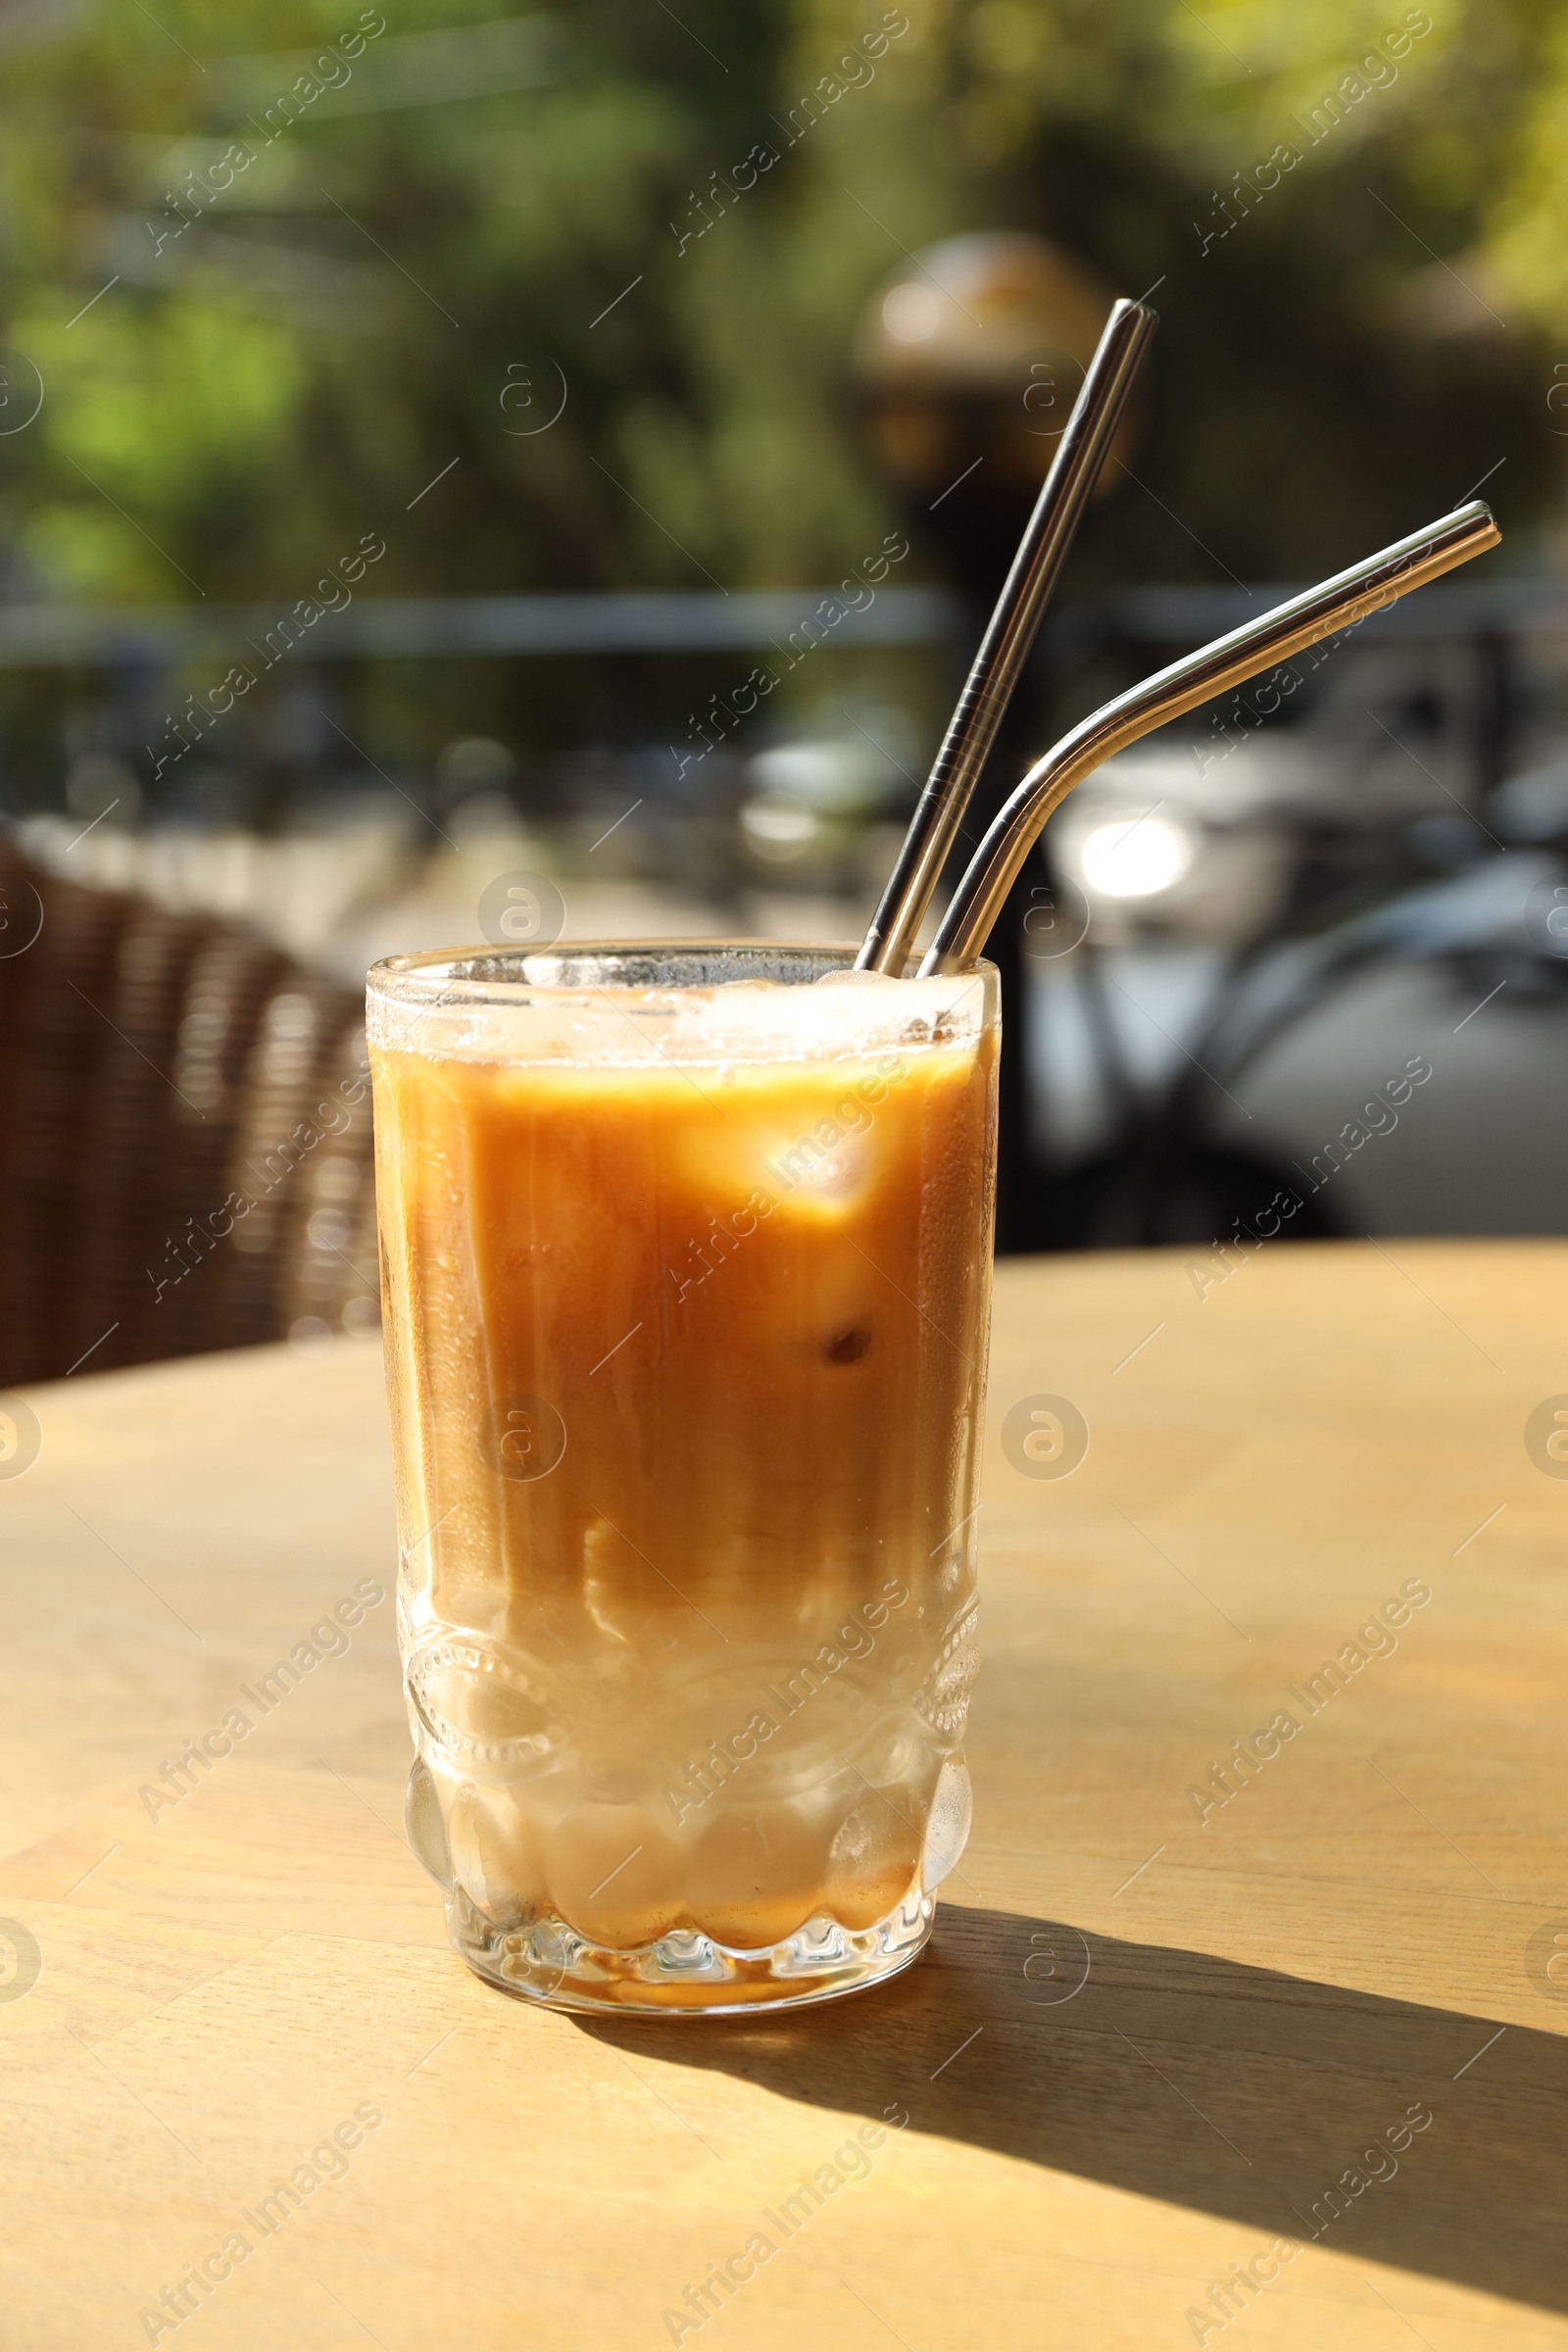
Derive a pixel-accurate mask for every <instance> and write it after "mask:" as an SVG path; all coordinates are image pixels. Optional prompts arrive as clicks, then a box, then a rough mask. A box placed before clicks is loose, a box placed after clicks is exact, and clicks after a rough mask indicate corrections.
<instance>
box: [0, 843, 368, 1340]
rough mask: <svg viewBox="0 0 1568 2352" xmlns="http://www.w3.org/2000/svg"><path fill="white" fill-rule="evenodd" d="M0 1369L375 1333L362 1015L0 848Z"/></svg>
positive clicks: (249, 956)
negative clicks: (0, 1114) (1, 1107)
mask: <svg viewBox="0 0 1568 2352" xmlns="http://www.w3.org/2000/svg"><path fill="white" fill-rule="evenodd" d="M0 1087H3V1089H4V1100H5V1104H6V1115H5V1117H4V1119H3V1121H0V1236H3V1240H0V1381H3V1382H5V1383H7V1384H9V1385H13V1386H14V1385H16V1384H18V1383H21V1382H24V1381H33V1380H48V1379H56V1378H59V1377H62V1376H64V1375H68V1374H70V1373H71V1372H73V1371H75V1370H76V1369H78V1368H79V1369H80V1370H82V1371H87V1370H92V1371H95V1372H96V1371H100V1370H106V1369H108V1368H109V1367H110V1366H111V1365H115V1364H132V1363H146V1362H149V1361H151V1360H153V1359H155V1358H158V1357H164V1356H174V1355H192V1354H200V1353H203V1352H205V1351H207V1350H209V1349H212V1348H236V1347H245V1346H248V1345H252V1344H255V1343H258V1342H262V1341H267V1340H277V1339H284V1338H288V1337H290V1336H292V1337H294V1338H296V1339H298V1340H301V1341H307V1340H310V1339H312V1338H315V1337H319V1336H324V1335H325V1334H327V1333H330V1332H332V1331H336V1330H344V1329H349V1330H355V1329H358V1330H365V1329H368V1328H371V1327H372V1326H373V1325H374V1323H375V1321H376V1317H377V1303H376V1302H377V1282H376V1252H375V1239H374V1224H373V1184H372V1178H371V1131H370V1101H369V1087H368V1070H367V1068H366V1064H365V1044H364V1012H363V1006H362V1005H361V1004H360V1003H359V1002H358V1001H357V1000H356V999H355V998H354V997H352V996H351V995H350V994H349V993H348V992H347V991H346V990H344V989H340V988H337V987H334V986H333V985H332V984H331V983H330V982H327V981H324V980H322V979H320V978H319V976H317V975H315V974H313V973H309V972H307V971H305V970H303V969H302V968H301V967H300V966H299V965H297V964H294V963H292V962H291V961H290V960H289V959H288V958H287V957H286V956H282V955H280V954H278V953H277V951H276V950H275V949H273V948H271V947H270V946H268V945H267V944H266V943H265V942H264V941H262V940H260V939H257V938H255V937H253V936H252V935H251V934H249V933H247V932H244V931H242V930H240V929H238V928H236V927H234V926H232V925H224V924H221V923H220V922H217V921H215V920H212V919H209V918H206V917H198V916H192V915H188V914H173V913H171V912H169V911H168V910H167V909H165V908H163V907H157V906H154V905H153V904H151V903H150V902H148V901H145V900H141V899H136V898H132V897H129V896H126V895H125V894H123V893H120V892H113V891H99V890H86V889H81V888H79V887H77V886H76V885H74V884H73V883H69V882H62V881H60V880H59V879H57V878H56V877H54V876H52V875H49V874H47V873H45V872H43V871H41V870H39V869H37V868H35V867H33V866H32V865H30V864H29V863H28V862H27V861H26V860H25V858H23V857H22V856H21V855H20V853H19V852H18V851H17V849H16V848H15V846H14V845H12V844H9V843H6V842H4V841H0Z"/></svg>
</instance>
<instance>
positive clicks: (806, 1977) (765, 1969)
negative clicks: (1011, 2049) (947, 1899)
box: [447, 1886, 936, 2017]
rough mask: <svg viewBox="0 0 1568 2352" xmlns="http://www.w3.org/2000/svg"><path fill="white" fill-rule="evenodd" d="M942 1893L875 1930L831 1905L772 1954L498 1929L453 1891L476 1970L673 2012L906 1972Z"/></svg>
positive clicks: (822, 1997)
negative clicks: (845, 1921) (620, 1943)
mask: <svg viewBox="0 0 1568 2352" xmlns="http://www.w3.org/2000/svg"><path fill="white" fill-rule="evenodd" d="M935 1912H936V1900H935V1897H934V1896H932V1895H929V1894H922V1893H920V1892H919V1891H918V1889H911V1891H910V1892H909V1893H908V1894H907V1896H906V1897H905V1899H904V1901H903V1902H902V1903H900V1904H899V1905H898V1906H897V1908H896V1909H894V1910H892V1911H890V1912H889V1913H888V1915H887V1917H886V1918H885V1919H879V1920H878V1921H877V1923H876V1925H875V1926H874V1927H870V1928H863V1929H850V1928H844V1927H841V1926H840V1925H839V1924H838V1922H837V1921H836V1920H833V1919H828V1918H826V1917H823V1916H821V1915H820V1914H819V1915H818V1916H817V1917H816V1918H815V1919H809V1920H808V1921H807V1923H806V1925H805V1926H804V1927H803V1928H798V1929H797V1930H796V1932H795V1934H794V1935H793V1936H786V1937H785V1939H784V1941H783V1942H782V1943H775V1944H772V1945H770V1946H769V1947H767V1948H766V1949H764V1950H761V1951H738V1950H732V1949H729V1948H727V1947H726V1946H725V1945H723V1944H720V1943H715V1942H714V1941H713V1940H712V1938H711V1936H699V1935H696V1934H692V1933H688V1932H679V1931H678V1932H675V1933H672V1934H670V1935H668V1936H661V1937H660V1938H659V1940H658V1942H657V1943H650V1944H644V1945H643V1946H642V1947H641V1948H640V1949H636V1950H632V1951H612V1950H611V1949H609V1948H608V1947H607V1946H605V1945H603V1944H596V1943H590V1942H589V1940H588V1938H587V1937H586V1936H579V1935H578V1934H577V1932H576V1930H575V1929H574V1928H569V1927H568V1926H567V1925H566V1923H565V1921H564V1920H562V1919H558V1918H555V1917H552V1916H550V1915H541V1916H540V1917H539V1918H537V1919H535V1920H534V1921H532V1922H531V1923H530V1925H529V1926H527V1927H525V1928H517V1929H513V1930H506V1929H501V1928H498V1927H496V1926H495V1925H494V1924H493V1922H491V1921H490V1920H488V1919H486V1918H485V1916H484V1914H483V1913H482V1912H481V1911H479V1910H477V1909H476V1908H475V1906H474V1905H473V1904H472V1903H471V1902H470V1901H469V1900H468V1897H467V1896H466V1894H465V1893H464V1891H463V1888H462V1887H461V1886H460V1887H457V1888H456V1890H455V1891H454V1892H453V1893H452V1894H451V1895H449V1897H448V1899H447V1927H448V1930H449V1932H450V1934H451V1936H452V1941H453V1943H454V1945H455V1946H456V1948H457V1950H458V1951H459V1952H460V1953H461V1954H462V1956H463V1958H464V1959H465V1960H466V1962H467V1964H468V1966H469V1967H470V1968H471V1969H472V1970H473V1972H474V1974H475V1976H478V1977H483V1978H484V1980H485V1982H486V1983H487V1984H490V1985H497V1986H499V1987H500V1989H501V1990H502V1991H503V1992H510V1993H515V1995H516V1996H517V1997H518V1999H520V2000H525V2001H538V2002H540V2003H542V2004H543V2005H545V2006H546V2007H549V2008H552V2009H613V2010H618V2011H620V2012H621V2013H622V2014H625V2013H627V2012H641V2013H643V2014H645V2015H656V2014H657V2015H658V2016H661V2017H668V2016H682V2017H697V2016H708V2017H722V2016H724V2015H726V2014H727V2015H731V2016H733V2015H734V2014H735V2013H736V2012H737V2011H742V2010H750V2009H800V2008H804V2007H805V2006H806V2005H807V2003H808V2002H810V2001H831V2000H836V1999H837V1998H838V1997H839V1995H840V1994H841V1993H846V1992H856V1991H858V1989H859V1988H860V1986H861V1985H877V1984H880V1983H881V1982H882V1980H883V1979H884V1978H885V1977H894V1976H897V1975H898V1973H899V1971H900V1969H903V1968H907V1967H908V1965H909V1963H910V1961H911V1960H913V1959H915V1958H917V1957H918V1955H919V1953H920V1951H921V1950H922V1948H923V1946H924V1944H925V1942H926V1939H927V1937H928V1936H930V1933H931V1922H932V1919H933V1917H934V1915H935Z"/></svg>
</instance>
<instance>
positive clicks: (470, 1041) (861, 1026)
mask: <svg viewBox="0 0 1568 2352" xmlns="http://www.w3.org/2000/svg"><path fill="white" fill-rule="evenodd" d="M847 954H848V951H830V950H828V951H824V950H806V949H802V950H783V951H780V952H779V953H778V955H777V956H774V955H772V954H769V956H768V957H767V960H768V962H769V963H770V964H772V965H773V966H774V967H775V968H780V967H782V968H783V969H784V970H785V972H786V974H787V976H786V977H784V978H782V979H780V978H773V977H767V978H761V977H758V976H756V975H755V966H756V963H757V962H758V961H759V960H760V956H758V955H757V954H756V953H755V952H753V953H752V954H750V955H748V953H747V952H746V951H744V950H734V949H729V950H722V949H721V950H695V951H683V950H678V949H667V950H650V951H648V952H646V953H640V954H638V955H635V956H633V955H628V954H626V953H623V952H613V951H598V950H592V949H574V950H571V951H569V952H566V951H563V952H559V953H556V954H551V955H532V956H515V957H511V956H486V955H484V954H482V953H479V952H475V953H473V954H471V955H462V956H402V957H398V958H395V959H394V960H392V961H391V962H389V963H384V964H377V965H376V967H375V969H374V971H372V973H371V974H370V981H369V988H368V995H367V1005H368V1037H369V1042H370V1044H371V1046H373V1047H381V1048H384V1049H387V1050H390V1051H393V1052H398V1053H405V1054H419V1055H420V1056H421V1057H423V1058H425V1059H428V1060H434V1061H465V1062H484V1063H492V1064H504V1065H525V1064H532V1063H540V1062H554V1061H567V1060H569V1061H572V1062H575V1063H578V1064H588V1065H591V1066H593V1067H595V1068H637V1067H639V1066H647V1065H649V1064H656V1063H658V1062H660V1061H663V1062H667V1063H670V1064H673V1065H675V1066H677V1067H680V1068H702V1067H707V1068H710V1069H718V1068H720V1067H722V1066H723V1065H724V1064H726V1063H767V1062H777V1061H818V1060H822V1061H838V1060H845V1059H852V1058H859V1057H863V1056H865V1055H868V1054H878V1053H886V1052H888V1051H890V1050H895V1049H896V1050H898V1051H899V1052H913V1053H918V1052H920V1051H921V1050H922V1049H926V1048H933V1047H934V1048H943V1047H953V1046H956V1045H965V1044H972V1043H973V1042H974V1041H975V1040H976V1039H978V1037H979V1035H980V1033H981V1030H982V1028H983V1027H984V1024H985V1015H986V1005H987V1001H988V985H987V975H988V973H989V967H982V968H981V969H977V970H975V971H973V972H967V973H956V974H948V975H944V976H942V977H939V978H933V979H929V980H916V979H910V980H894V979H890V978H889V977H887V975H885V974H882V973H871V972H854V971H848V970H845V969H843V968H842V961H841V959H842V957H843V956H845V955H847Z"/></svg>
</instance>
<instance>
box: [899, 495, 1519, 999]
mask: <svg viewBox="0 0 1568 2352" xmlns="http://www.w3.org/2000/svg"><path fill="white" fill-rule="evenodd" d="M1501 536H1502V534H1501V532H1500V531H1499V530H1498V529H1497V526H1496V524H1495V522H1494V521H1493V519H1492V513H1491V509H1490V508H1489V507H1488V506H1487V505H1486V504H1485V502H1484V501H1483V500H1481V499H1473V500H1472V501H1471V503H1470V504H1469V505H1468V506H1465V507H1457V508H1455V510H1454V512H1453V513H1452V514H1451V515H1444V516H1443V517H1442V519H1441V521H1438V522H1429V523H1428V524H1427V526H1426V529H1425V530H1422V531H1415V532H1412V534H1411V536H1410V537H1409V538H1408V539H1400V540H1397V542H1396V543H1395V545H1394V546H1393V547H1386V548H1385V549H1384V550H1383V552H1382V554H1381V555H1376V556H1370V557H1368V559H1367V561H1366V562H1365V563H1364V564H1354V565H1352V567H1351V568H1350V570H1348V571H1341V572H1337V573H1336V574H1335V576H1334V578H1333V579H1331V580H1325V581H1323V583H1322V584H1321V586H1319V587H1317V588H1309V589H1308V590H1307V591H1306V593H1305V594H1304V595H1303V596H1293V597H1292V598H1291V600H1290V602H1289V603H1288V604H1284V605H1276V606H1275V607H1274V610H1273V611H1272V612H1271V613H1263V614H1262V615H1261V616H1260V617H1259V618H1258V619H1256V620H1250V621H1249V622H1248V623H1247V625H1246V627H1245V628H1240V629H1232V630H1231V632H1230V634H1229V635H1228V636H1226V637H1216V638H1215V639H1214V641H1213V643H1212V644H1211V645H1204V646H1200V648H1199V650H1198V651H1197V653H1194V654H1188V655H1186V656H1185V657H1184V659H1183V660H1182V661H1180V662H1172V663H1171V664H1170V666H1169V668H1168V669H1161V670H1157V671H1156V672H1155V673H1154V675H1153V676H1152V678H1145V680H1144V681H1143V683H1142V685H1140V686H1134V687H1131V688H1129V690H1128V692H1127V693H1126V694H1122V695H1118V696H1117V697H1116V700H1115V701H1114V702H1113V703H1106V704H1105V705H1104V706H1103V708H1102V709H1101V710H1099V711H1094V712H1092V714H1091V715H1090V716H1089V717H1088V718H1086V719H1083V720H1081V721H1080V722H1079V724H1078V725H1077V726H1076V727H1074V728H1073V730H1072V732H1071V734H1069V735H1064V736H1063V737H1062V738H1061V741H1060V742H1059V743H1057V744H1055V745H1054V746H1053V748H1052V749H1051V750H1050V751H1049V752H1047V754H1046V756H1045V758H1044V759H1043V760H1036V762H1035V764H1034V766H1033V767H1032V768H1031V769H1030V770H1029V773H1028V774H1027V775H1026V776H1025V777H1024V780H1023V782H1022V783H1021V784H1020V785H1019V786H1018V789H1017V791H1016V792H1015V793H1014V794H1013V795H1012V798H1011V799H1010V800H1009V801H1008V802H1007V804H1006V806H1005V808H1004V809H1003V810H1002V812H1001V814H1000V815H999V816H998V817H997V819H996V822H995V823H994V824H993V825H992V827H991V829H990V831H989V832H988V833H987V835H986V837H985V839H984V841H983V842H982V843H981V844H980V847H979V849H978V850H977V851H976V852H975V854H974V857H973V858H972V859H971V860H970V862H969V866H968V869H967V871H966V872H965V874H964V876H963V879H962V881H961V882H960V883H959V884H958V887H957V889H956V891H955V892H954V894H953V903H952V905H951V906H950V907H949V908H948V911H947V913H946V914H945V915H944V916H943V918H942V924H941V928H940V929H939V930H938V932H937V935H936V938H935V940H934V941H933V943H932V946H931V949H930V952H929V953H928V955H927V956H926V958H925V961H924V962H923V963H922V964H921V966H920V973H921V977H922V978H925V977H927V976H928V975H929V974H931V973H933V972H948V971H955V970H956V969H957V968H958V967H959V966H961V965H963V964H966V963H968V962H970V961H972V959H973V958H974V957H975V956H978V955H979V954H980V952H981V949H982V948H983V947H984V945H985V943H986V940H987V938H988V937H989V935H990V931H991V926H992V924H993V923H994V922H995V921H996V919H997V916H998V915H999V914H1000V913H1001V911H1002V906H1003V902H1004V900H1005V898H1006V896H1007V893H1008V891H1009V890H1010V889H1011V888H1012V885H1013V883H1014V882H1015V881H1016V879H1017V877H1018V874H1019V872H1020V871H1021V870H1022V867H1023V861H1024V859H1025V858H1027V857H1028V855H1029V852H1030V850H1031V849H1032V848H1033V847H1034V844H1035V842H1036V841H1037V840H1038V838H1039V835H1040V831H1041V828H1042V826H1043V825H1044V824H1045V821H1046V819H1047V817H1048V816H1049V815H1050V814H1051V811H1052V810H1053V809H1054V808H1055V807H1056V806H1057V804H1058V803H1059V802H1061V801H1064V800H1065V799H1066V797H1067V795H1068V793H1069V792H1071V790H1072V788H1073V786H1074V785H1075V784H1078V783H1081V782H1082V780H1083V778H1084V777H1085V776H1087V775H1088V774H1089V773H1090V771H1091V769H1093V768H1097V767H1099V766H1100V765H1101V764H1102V763H1103V761H1104V760H1108V759H1110V757H1111V756H1112V754H1113V753H1116V752H1119V751H1123V750H1125V748H1126V746H1127V745H1128V744H1130V743H1136V742H1137V741H1138V739H1139V737H1140V736H1141V735H1148V734H1151V733H1152V730H1153V729H1154V728H1155V727H1162V726H1163V725H1164V723H1165V721H1166V720H1167V719H1168V718H1176V717H1178V716H1179V715H1180V713H1181V712H1182V711H1191V710H1192V709H1193V707H1194V705H1195V704H1198V703H1206V702H1207V701H1208V700H1209V698H1210V697H1211V696H1213V695H1216V694H1223V693H1224V692H1225V690H1226V689H1227V687H1231V686H1239V685H1241V684H1242V682H1243V681H1244V680H1245V679H1247V678H1251V677H1255V676H1256V675H1257V672H1258V671H1259V670H1260V669H1265V668H1267V666H1268V664H1269V663H1270V662H1277V661H1285V660H1288V659H1289V657H1290V656H1291V655H1292V654H1297V653H1299V652H1300V651H1301V650H1302V648H1303V647H1304V646H1308V645H1315V644H1316V643H1317V641H1318V640H1319V638H1322V637H1328V636H1331V635H1332V634H1333V632H1334V631H1335V630H1336V629H1343V628H1353V627H1354V625H1355V623H1356V622H1357V621H1361V620H1365V619H1366V618H1367V617H1368V615H1369V614H1370V613H1377V612H1380V611H1381V610H1382V608H1383V607H1384V606H1386V605H1392V604H1393V603H1395V602H1396V600H1397V598H1399V597H1401V596H1408V594H1409V593H1410V590H1411V589H1412V588H1419V587H1421V586H1422V584H1423V582H1425V581H1427V580H1435V579H1437V578H1438V576H1439V575H1440V573H1442V572H1445V571H1451V570H1452V569H1453V567H1454V565H1455V564H1467V563H1468V562H1469V561H1470V558H1471V557H1472V556H1479V555H1481V554H1483V553H1484V552H1485V550H1486V549H1487V548H1489V547H1495V546H1496V544H1497V541H1498V540H1499V539H1500V538H1501Z"/></svg>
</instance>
